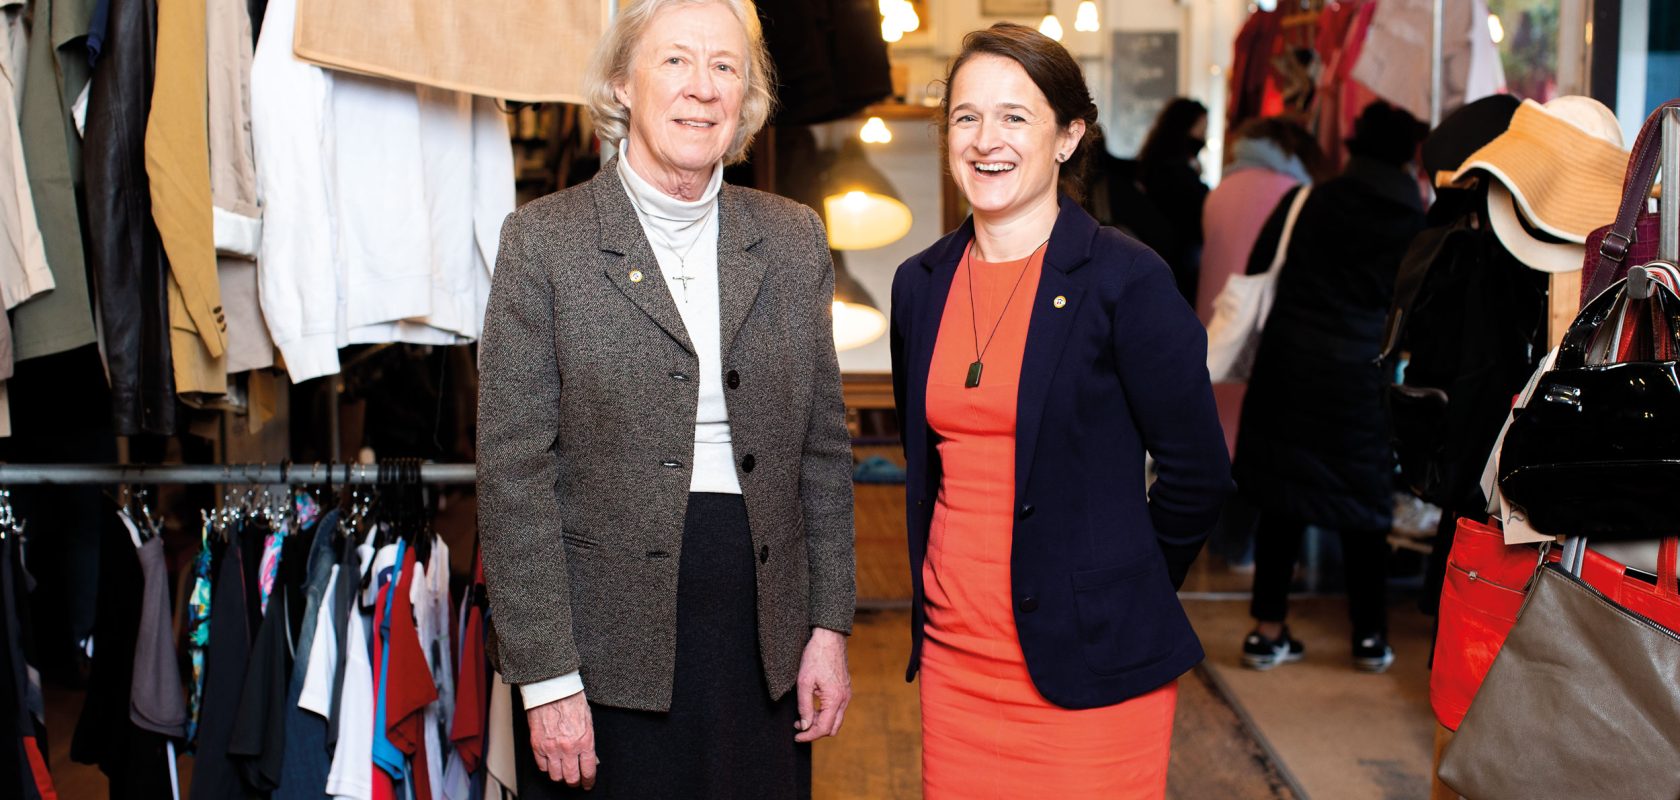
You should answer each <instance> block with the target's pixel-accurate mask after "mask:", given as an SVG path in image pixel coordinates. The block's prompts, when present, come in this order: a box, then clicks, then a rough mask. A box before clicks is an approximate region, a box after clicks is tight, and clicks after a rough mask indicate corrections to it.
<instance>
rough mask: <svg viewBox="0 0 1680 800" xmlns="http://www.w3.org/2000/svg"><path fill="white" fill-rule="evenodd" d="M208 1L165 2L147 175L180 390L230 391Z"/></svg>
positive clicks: (148, 134)
mask: <svg viewBox="0 0 1680 800" xmlns="http://www.w3.org/2000/svg"><path fill="white" fill-rule="evenodd" d="M204 3H205V0H163V1H162V2H160V3H158V22H157V24H158V42H157V72H156V76H155V79H154V80H155V82H154V84H153V88H152V110H151V116H150V117H149V118H148V119H147V121H146V175H147V177H148V178H150V179H151V192H152V219H153V221H155V222H156V223H157V228H158V234H159V235H160V236H161V237H162V239H163V249H164V253H165V254H166V255H168V257H169V341H170V348H169V349H170V356H171V358H172V360H173V362H174V365H175V391H176V392H177V393H180V394H188V393H207V394H223V393H225V392H227V367H226V364H225V362H224V360H223V356H224V354H225V353H226V351H227V319H226V317H225V315H224V314H223V312H222V291H221V282H220V281H219V280H218V279H217V276H216V240H215V232H214V229H213V227H212V226H213V223H212V221H211V220H212V212H211V202H210V143H209V139H208V132H207V126H208V122H207V111H206V108H205V103H206V95H207V82H206V78H205V25H206V23H205V7H204Z"/></svg>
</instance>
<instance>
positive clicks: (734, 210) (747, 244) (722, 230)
mask: <svg viewBox="0 0 1680 800" xmlns="http://www.w3.org/2000/svg"><path fill="white" fill-rule="evenodd" d="M743 191H744V190H742V189H739V188H737V187H734V186H730V185H729V184H727V183H726V184H724V185H723V188H722V189H720V190H719V191H718V295H719V297H718V306H719V308H718V317H719V319H718V322H719V324H720V325H721V326H722V330H721V331H720V333H721V335H722V338H721V339H720V341H721V342H722V343H723V347H722V348H721V352H723V353H726V354H727V353H728V352H730V347H731V346H732V345H733V344H734V343H735V334H737V333H739V332H740V330H741V326H742V325H743V324H745V323H746V321H747V314H748V313H749V312H751V311H752V307H753V303H754V301H756V300H757V299H758V290H759V287H760V286H762V285H763V284H764V272H765V270H766V269H767V267H768V265H767V264H765V263H764V259H763V258H760V257H759V255H758V253H756V252H753V246H754V245H756V244H758V243H759V242H760V241H761V240H762V239H763V238H764V237H763V236H761V235H760V234H759V230H758V224H757V220H755V219H753V218H752V215H751V213H750V212H748V210H747V204H746V198H745V197H743V196H742V192H743Z"/></svg>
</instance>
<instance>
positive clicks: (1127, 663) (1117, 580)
mask: <svg viewBox="0 0 1680 800" xmlns="http://www.w3.org/2000/svg"><path fill="white" fill-rule="evenodd" d="M1072 581H1073V598H1074V605H1075V607H1076V611H1077V613H1078V616H1079V647H1080V650H1081V651H1082V652H1083V653H1084V655H1085V664H1086V666H1088V667H1090V668H1091V670H1092V671H1094V672H1097V673H1100V674H1104V675H1112V674H1116V673H1121V672H1126V671H1128V670H1132V669H1136V668H1138V667H1142V666H1145V665H1147V664H1149V663H1151V662H1153V661H1156V660H1158V659H1160V658H1161V657H1162V656H1164V655H1166V654H1167V652H1168V651H1169V650H1170V649H1171V648H1170V647H1168V646H1167V645H1168V643H1167V642H1165V641H1164V640H1163V638H1164V636H1165V635H1166V634H1168V633H1170V632H1171V629H1172V621H1173V620H1174V618H1175V617H1182V616H1183V615H1184V611H1183V609H1181V608H1179V607H1178V602H1177V598H1176V596H1175V595H1174V594H1173V592H1172V586H1171V585H1170V583H1169V582H1168V580H1167V574H1166V570H1165V569H1164V568H1163V567H1162V566H1161V564H1160V562H1159V561H1158V560H1145V561H1143V562H1140V563H1137V564H1126V565H1122V566H1118V567H1105V568H1103V569H1093V570H1084V571H1081V572H1075V573H1073V576H1072ZM1163 596H1165V597H1167V598H1168V599H1169V601H1170V602H1169V603H1167V604H1166V605H1169V606H1171V607H1170V608H1166V607H1163V604H1162V603H1161V600H1160V598H1161V597H1163Z"/></svg>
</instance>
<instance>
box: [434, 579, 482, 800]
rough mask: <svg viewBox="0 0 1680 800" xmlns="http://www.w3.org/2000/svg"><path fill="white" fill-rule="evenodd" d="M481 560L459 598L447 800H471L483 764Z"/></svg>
mask: <svg viewBox="0 0 1680 800" xmlns="http://www.w3.org/2000/svg"><path fill="white" fill-rule="evenodd" d="M483 597H484V560H483V558H482V557H481V556H475V557H474V559H473V582H472V585H471V586H470V587H468V589H467V592H466V594H465V596H463V597H462V599H461V611H460V623H459V627H458V628H457V630H458V631H459V633H460V635H459V637H458V642H459V644H458V650H457V652H458V653H459V655H458V656H457V659H456V666H455V713H454V716H453V719H452V720H451V721H450V726H449V741H450V743H451V744H453V745H454V748H453V749H452V750H451V751H450V754H449V770H448V772H449V777H448V778H447V779H446V780H445V783H446V786H447V788H446V792H445V793H446V794H447V795H448V797H449V800H474V798H473V791H472V789H473V784H475V783H477V781H475V780H474V779H473V776H474V775H476V774H477V773H478V771H479V768H480V767H482V766H483V764H484V728H485V716H486V715H487V714H488V713H489V710H490V695H489V691H490V686H489V683H488V681H487V670H486V662H485V658H484V610H483V608H482V607H481V605H480V601H481V599H482V598H483Z"/></svg>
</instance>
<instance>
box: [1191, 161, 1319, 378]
mask: <svg viewBox="0 0 1680 800" xmlns="http://www.w3.org/2000/svg"><path fill="white" fill-rule="evenodd" d="M1311 193H1312V187H1311V186H1304V187H1302V188H1301V191H1299V192H1296V193H1295V201H1294V202H1293V203H1290V204H1289V215H1288V216H1287V217H1285V218H1284V220H1283V235H1282V236H1280V237H1279V238H1278V246H1277V253H1276V254H1274V255H1273V256H1272V265H1271V266H1270V267H1267V268H1266V271H1265V272H1262V273H1260V274H1259V275H1232V276H1231V277H1230V279H1229V280H1227V281H1226V282H1225V288H1223V289H1221V290H1219V296H1218V297H1215V298H1214V300H1213V320H1212V321H1210V322H1209V323H1208V354H1207V367H1208V375H1209V376H1210V377H1212V378H1213V382H1214V383H1240V382H1242V381H1246V380H1248V375H1249V372H1250V371H1251V370H1253V369H1254V354H1255V353H1256V352H1258V351H1259V349H1260V331H1261V329H1262V328H1265V327H1266V317H1268V316H1270V315H1271V313H1272V299H1273V298H1274V297H1275V296H1276V295H1277V279H1278V273H1279V272H1282V271H1283V259H1284V256H1285V255H1287V254H1288V253H1289V239H1290V237H1291V236H1292V235H1293V234H1294V233H1295V219H1296V218H1297V217H1299V216H1300V215H1301V206H1303V205H1306V202H1307V195H1308V194H1311Z"/></svg>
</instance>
